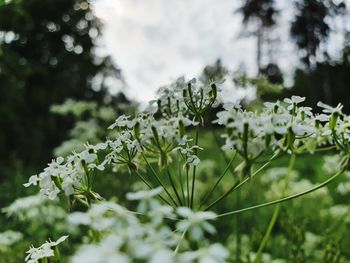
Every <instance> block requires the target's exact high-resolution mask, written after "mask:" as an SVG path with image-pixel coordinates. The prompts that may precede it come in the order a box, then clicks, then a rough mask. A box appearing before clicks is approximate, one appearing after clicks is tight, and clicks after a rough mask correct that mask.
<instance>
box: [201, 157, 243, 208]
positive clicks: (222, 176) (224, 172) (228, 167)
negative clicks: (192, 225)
mask: <svg viewBox="0 0 350 263" xmlns="http://www.w3.org/2000/svg"><path fill="white" fill-rule="evenodd" d="M235 157H236V153H235V154H234V155H233V156H232V158H231V160H230V162H229V163H228V165H227V166H226V168H225V170H224V171H223V172H222V174H221V175H220V177H219V178H218V180H217V181H216V183H215V185H214V186H213V188H212V189H211V190H210V192H208V193H207V194H206V196H205V197H204V198H203V200H202V202H201V204H200V206H199V209H201V208H202V206H203V205H204V203H205V202H206V201H207V200H208V199H209V197H210V196H211V195H212V193H213V192H214V190H215V189H216V187H217V186H218V185H219V183H220V182H221V180H222V178H224V176H225V175H226V173H227V171H228V170H229V169H230V167H231V164H232V162H233V161H234V159H235Z"/></svg>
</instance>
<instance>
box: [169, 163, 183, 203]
mask: <svg viewBox="0 0 350 263" xmlns="http://www.w3.org/2000/svg"><path fill="white" fill-rule="evenodd" d="M167 174H168V178H169V181H170V184H171V187H172V188H173V190H174V193H175V195H176V198H177V200H178V201H179V204H180V205H181V206H182V205H183V204H182V201H181V198H180V195H179V193H178V192H177V189H176V186H175V183H174V180H173V178H172V176H171V174H170V170H169V168H168V167H167Z"/></svg>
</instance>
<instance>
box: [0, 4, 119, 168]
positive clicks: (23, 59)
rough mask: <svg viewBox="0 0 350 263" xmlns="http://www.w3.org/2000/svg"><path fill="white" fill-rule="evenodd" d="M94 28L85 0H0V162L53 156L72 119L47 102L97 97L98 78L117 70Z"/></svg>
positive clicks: (100, 96)
mask: <svg viewBox="0 0 350 263" xmlns="http://www.w3.org/2000/svg"><path fill="white" fill-rule="evenodd" d="M100 28H101V23H100V22H99V20H98V19H97V18H96V17H95V16H94V14H93V12H92V10H91V7H90V4H89V2H88V1H84V0H76V1H72V0H49V1H41V0H13V1H3V0H0V83H1V84H0V93H1V96H0V116H1V118H0V127H1V133H0V160H1V162H5V161H6V160H15V159H20V160H22V161H23V163H24V164H25V165H26V164H31V165H43V164H44V163H45V162H47V161H48V160H49V159H50V158H51V153H52V149H53V147H54V146H57V145H58V144H59V142H61V141H62V140H63V139H64V138H65V137H66V132H67V130H68V129H69V126H70V122H67V121H66V120H63V119H59V118H57V116H56V117H55V116H53V115H51V114H50V113H49V108H50V105H52V104H57V103H62V102H63V101H64V100H65V98H67V97H70V98H73V99H76V100H80V99H83V100H95V101H98V102H99V103H103V101H104V99H105V98H106V96H108V95H107V93H106V92H105V87H104V82H103V80H104V79H105V77H106V76H107V75H111V74H116V76H120V74H119V73H120V72H119V70H117V69H116V68H115V67H114V65H113V64H112V62H111V61H110V59H109V58H108V57H98V56H97V55H96V47H97V37H98V36H99V34H100ZM95 76H98V79H97V80H99V81H96V79H95V81H93V78H94V77H95ZM96 83H99V85H96ZM4 127H6V129H4Z"/></svg>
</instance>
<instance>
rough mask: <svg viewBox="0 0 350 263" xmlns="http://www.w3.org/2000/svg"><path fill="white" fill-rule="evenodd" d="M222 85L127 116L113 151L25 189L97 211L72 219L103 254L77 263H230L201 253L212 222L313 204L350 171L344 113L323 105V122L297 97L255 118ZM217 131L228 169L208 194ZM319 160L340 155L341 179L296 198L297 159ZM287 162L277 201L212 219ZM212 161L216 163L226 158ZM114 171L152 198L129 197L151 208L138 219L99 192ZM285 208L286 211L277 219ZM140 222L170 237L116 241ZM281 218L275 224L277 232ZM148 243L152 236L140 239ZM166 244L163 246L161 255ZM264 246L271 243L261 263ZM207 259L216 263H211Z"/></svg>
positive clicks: (166, 95) (61, 167)
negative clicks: (211, 130) (103, 177)
mask: <svg viewBox="0 0 350 263" xmlns="http://www.w3.org/2000/svg"><path fill="white" fill-rule="evenodd" d="M220 85H221V83H220V82H212V83H210V84H208V85H206V84H201V83H198V82H196V80H195V79H192V80H190V81H185V80H184V79H183V78H181V79H178V80H177V81H176V82H175V83H174V84H172V85H171V86H169V87H163V88H161V89H160V90H159V93H158V95H159V96H158V99H157V100H154V101H151V102H150V103H149V105H148V107H147V108H146V109H145V110H144V111H142V112H140V113H137V114H136V115H135V116H126V115H121V116H119V117H118V118H117V119H116V121H115V122H114V123H113V124H112V125H110V127H109V129H111V130H114V131H115V133H114V135H113V136H111V137H110V138H107V139H106V141H104V142H101V143H97V144H94V145H91V144H89V143H86V144H85V149H84V150H83V151H81V152H73V153H72V154H71V155H69V156H68V157H66V158H64V157H58V158H56V159H54V160H52V162H51V163H50V164H48V167H47V168H45V169H44V171H43V172H41V173H40V174H38V175H33V176H31V177H30V178H29V182H28V183H26V184H24V185H25V186H26V187H29V186H32V185H33V186H39V188H40V193H41V194H42V195H44V196H47V197H48V198H49V199H52V200H55V199H57V198H58V196H61V195H62V196H66V197H67V198H68V200H69V204H70V207H71V208H74V206H76V205H78V204H80V205H83V206H85V207H86V208H88V209H89V210H88V211H87V212H75V213H73V214H71V215H70V216H69V217H68V218H69V220H70V222H72V223H74V224H76V225H86V226H89V227H90V228H91V229H92V232H93V233H94V235H93V236H94V238H93V239H92V241H95V242H98V244H99V246H98V247H96V246H95V245H84V246H83V247H82V248H81V250H79V251H78V252H77V255H78V256H76V257H73V262H82V261H74V260H75V258H79V260H81V259H80V258H81V257H82V258H84V260H83V261H84V262H99V261H93V260H92V258H93V257H92V255H90V254H89V253H90V252H89V251H90V250H91V249H95V251H97V250H101V251H102V252H101V253H102V254H106V255H107V254H108V255H111V258H110V259H109V258H108V259H107V258H106V259H105V261H103V262H115V261H116V260H117V259H118V262H124V261H125V262H128V260H129V258H130V257H132V258H143V259H147V260H149V261H150V262H158V261H157V260H156V259H157V258H161V257H163V258H168V259H169V261H168V262H171V260H173V261H174V262H176V260H180V259H181V260H180V261H179V262H187V261H188V262H193V261H194V260H197V261H198V262H224V261H225V259H226V258H227V251H226V250H225V249H224V248H222V247H221V246H220V245H218V244H214V245H211V246H210V247H208V248H207V249H205V250H203V249H202V250H201V248H200V244H199V243H201V240H204V237H205V233H211V234H212V233H214V232H215V228H214V227H213V226H212V225H211V224H210V223H208V222H207V221H208V220H213V219H215V218H221V217H223V216H228V215H233V214H238V213H241V212H244V211H248V210H253V209H257V208H260V207H265V206H269V205H273V204H279V203H281V202H284V201H287V200H291V199H294V198H296V197H299V196H302V195H306V194H308V193H311V192H314V191H316V190H318V189H319V188H322V187H324V186H325V185H327V184H329V183H330V182H331V181H333V180H334V179H335V178H337V177H338V176H339V175H341V174H342V173H343V172H344V171H346V170H348V168H349V156H350V145H349V138H350V130H349V127H350V118H349V116H348V115H345V114H343V113H342V111H341V110H342V107H341V105H338V106H337V107H335V108H333V107H331V106H328V105H326V104H323V103H319V104H318V106H319V107H320V108H321V109H322V111H323V112H322V113H321V114H315V113H314V112H313V110H312V109H311V108H309V107H305V106H301V104H302V103H303V102H304V100H305V98H302V97H299V96H292V97H291V98H286V99H285V100H284V101H277V102H274V103H271V102H266V103H265V104H264V107H263V109H262V110H260V111H248V110H245V109H243V108H242V106H241V105H240V104H239V103H237V102H230V103H223V102H222V93H221V89H220ZM213 111H217V114H216V116H217V117H216V118H215V119H212V120H210V119H208V116H210V115H211V114H209V113H210V112H213ZM208 123H212V124H213V125H216V126H218V127H221V129H220V131H221V135H220V138H218V139H217V140H218V142H219V143H221V145H220V147H221V148H222V150H223V152H224V154H225V158H228V161H227V164H226V167H225V168H224V169H222V171H221V174H219V175H217V176H214V177H215V182H214V183H213V184H212V185H210V186H209V189H206V191H205V192H203V191H202V192H201V191H200V189H199V187H198V184H200V182H201V176H200V173H199V172H198V171H199V169H198V167H200V165H201V155H202V153H203V152H205V151H206V149H205V147H204V146H203V141H202V138H201V133H202V131H203V130H205V129H206V126H207V124H208ZM318 151H336V152H337V153H338V155H339V158H340V161H339V165H338V168H337V171H336V172H335V174H334V175H333V176H331V177H329V178H328V179H326V180H325V181H323V182H321V183H320V184H318V185H312V187H310V188H308V189H305V190H303V191H301V192H297V193H294V192H293V194H291V195H288V196H286V193H288V192H289V191H288V182H289V181H290V180H291V179H292V178H291V174H292V169H293V166H294V163H295V161H296V158H297V156H298V155H301V154H305V153H309V154H313V153H315V152H318ZM209 155H210V153H209ZM282 156H289V159H290V161H289V166H288V169H287V170H286V174H285V183H284V187H283V188H282V190H281V191H280V192H279V194H280V196H279V197H278V198H277V199H275V200H273V201H270V202H267V203H262V204H257V205H254V206H250V207H245V208H242V209H239V210H234V211H219V212H220V213H218V214H215V213H213V212H211V211H210V210H212V209H214V208H215V207H216V206H217V205H218V204H219V203H220V202H221V201H222V200H224V199H229V198H230V197H231V195H232V193H234V192H235V191H237V190H238V189H240V188H241V187H242V186H243V185H245V184H246V183H247V182H250V181H252V180H254V179H255V177H256V176H257V175H259V174H261V173H262V171H263V170H264V169H265V168H266V167H267V166H269V165H270V164H271V163H272V162H273V161H274V160H276V159H277V158H281V157H282ZM210 158H211V159H213V160H215V159H216V156H210ZM108 167H112V168H113V169H114V171H118V169H120V168H122V167H124V168H127V169H128V171H129V173H130V174H131V175H132V176H135V178H138V179H139V181H140V182H142V183H143V184H144V186H145V187H147V188H149V191H145V190H143V191H141V192H137V193H130V194H128V195H127V198H128V199H129V200H139V199H141V200H142V202H141V203H140V204H139V206H138V211H137V212H135V213H133V212H130V211H126V210H125V209H124V208H123V207H120V206H119V205H117V204H115V203H111V202H106V201H103V193H97V192H96V191H95V190H94V181H96V180H99V173H101V172H102V171H104V170H105V169H107V168H108ZM229 173H231V174H233V175H234V181H232V180H231V186H230V187H229V188H228V189H227V190H226V191H225V192H224V193H223V194H222V195H220V196H218V197H216V198H213V196H214V194H215V190H216V189H217V188H218V186H219V185H220V184H221V183H222V182H223V178H224V177H227V174H229ZM156 199H158V200H156ZM278 208H279V206H276V210H275V213H274V214H276V215H277V214H278ZM136 215H139V216H146V217H148V219H149V220H150V221H149V224H150V225H152V228H153V229H154V230H155V231H161V234H160V233H159V232H156V233H148V232H147V231H148V230H145V229H142V227H141V226H138V227H139V229H136V228H135V229H134V230H135V231H137V233H133V236H132V238H131V237H129V239H130V240H129V239H128V241H125V240H126V239H121V237H120V236H124V235H129V234H130V233H129V232H130V231H131V230H130V231H129V232H127V233H124V232H123V233H119V232H113V231H112V232H111V231H110V229H111V228H112V229H117V228H118V227H119V228H120V229H122V230H125V229H128V227H129V226H128V224H131V223H130V222H134V223H132V224H133V227H136V226H137V225H138V224H139V221H138V220H139V219H137V217H136ZM159 215H161V216H159ZM179 218H182V219H181V220H180V221H179V222H178V223H176V224H175V225H176V226H175V229H176V231H180V232H181V233H182V234H181V235H180V237H176V235H175V236H174V235H171V234H170V233H171V228H164V229H163V228H162V227H161V223H162V221H163V219H164V220H165V219H166V220H174V221H175V222H176V221H177V220H179ZM275 218H276V216H275V217H273V218H272V219H271V222H272V225H273V224H274V221H275ZM123 222H124V223H123ZM125 222H128V223H125ZM145 231H146V232H145ZM162 231H164V232H162ZM139 234H140V235H142V236H140V237H139V236H138V235H139ZM154 235H155V236H154ZM268 235H269V232H268V231H267V233H266V236H267V237H268ZM145 240H151V242H152V244H155V246H156V248H157V249H158V250H156V252H155V251H153V250H152V249H153V248H152V249H151V248H144V249H140V250H138V251H133V249H135V247H137V244H135V243H133V242H132V241H135V242H141V243H142V242H144V241H145ZM181 240H186V241H187V242H189V243H190V244H191V242H192V244H196V245H194V246H196V247H198V249H197V250H193V251H189V250H188V251H186V249H184V248H183V247H182V246H180V245H179V243H180V241H181ZM125 242H127V243H125ZM157 242H160V243H161V244H162V246H159V247H158V246H157V244H158V243H157ZM176 243H177V244H178V245H175V244H176ZM197 243H198V244H197ZM111 244H112V245H111ZM110 245H111V246H112V247H110ZM129 246H130V247H129ZM264 246H265V244H264V242H262V244H261V246H260V247H259V251H258V253H257V257H256V258H257V260H258V259H259V257H260V256H261V252H262V250H263V248H264ZM125 247H128V249H125ZM190 247H191V246H190ZM150 249H151V250H150ZM171 249H173V250H175V252H176V253H175V254H176V256H174V255H173V254H172V253H170V250H171ZM110 250H113V251H119V252H120V253H119V252H118V253H117V254H113V253H112V254H110V253H109V252H107V251H110ZM180 252H181V253H183V254H181V253H180ZM138 253H141V254H138ZM177 253H179V255H177ZM180 254H181V255H180ZM50 255H51V254H50ZM206 257H209V258H210V260H211V261H205V260H204V259H203V260H202V258H206ZM89 258H90V261H88V260H89Z"/></svg>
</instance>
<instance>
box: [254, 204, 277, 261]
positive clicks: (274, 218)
mask: <svg viewBox="0 0 350 263" xmlns="http://www.w3.org/2000/svg"><path fill="white" fill-rule="evenodd" d="M280 208H281V204H277V205H276V207H275V209H274V211H273V214H272V217H271V220H270V223H269V226H268V227H267V230H266V232H265V235H264V238H263V239H262V241H261V243H260V246H259V249H258V252H257V254H256V257H255V260H254V261H253V263H257V262H260V260H261V255H262V252H263V250H264V248H265V246H266V244H267V241H268V240H269V238H270V235H271V232H272V229H273V227H274V225H275V223H276V221H277V218H278V215H279V213H280Z"/></svg>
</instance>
